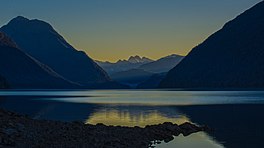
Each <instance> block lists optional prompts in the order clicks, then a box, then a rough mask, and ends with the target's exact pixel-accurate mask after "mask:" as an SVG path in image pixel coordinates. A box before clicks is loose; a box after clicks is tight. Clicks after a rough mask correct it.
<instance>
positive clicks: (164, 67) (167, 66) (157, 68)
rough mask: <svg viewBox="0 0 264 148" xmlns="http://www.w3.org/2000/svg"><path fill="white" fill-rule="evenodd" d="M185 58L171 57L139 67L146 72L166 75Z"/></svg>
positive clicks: (174, 55)
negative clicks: (165, 73)
mask: <svg viewBox="0 0 264 148" xmlns="http://www.w3.org/2000/svg"><path fill="white" fill-rule="evenodd" d="M183 58H184V56H180V55H176V54H173V55H169V56H166V57H163V58H161V59H158V60H157V61H152V62H149V63H146V64H143V65H141V66H139V67H138V69H143V70H145V71H149V72H153V73H164V72H168V71H169V70H171V69H172V68H173V67H175V66H176V65H177V64H179V63H180V62H181V60H182V59H183Z"/></svg>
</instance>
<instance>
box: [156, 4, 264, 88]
mask: <svg viewBox="0 0 264 148" xmlns="http://www.w3.org/2000/svg"><path fill="white" fill-rule="evenodd" d="M263 57H264V1H262V2H260V3H258V4H257V5H255V6H254V7H252V8H251V9H249V10H247V11H245V12H244V13H242V14H241V15H239V16H238V17H236V18H235V19H234V20H232V21H230V22H228V23H227V24H225V25H224V27H223V28H222V29H220V30H219V31H217V32H216V33H214V34H213V35H211V36H210V37H209V38H208V39H206V40H205V41H204V42H203V43H202V44H200V45H198V46H197V47H195V48H194V49H192V51H191V52H190V53H189V54H188V56H187V57H185V58H184V59H183V60H182V61H181V63H180V64H178V65H177V66H176V67H175V68H173V69H172V70H171V71H170V72H169V73H168V75H167V76H166V78H165V79H164V80H163V81H162V82H161V84H160V87H162V88H263V87H264V77H263V76H264V64H263V63H264V58H263Z"/></svg>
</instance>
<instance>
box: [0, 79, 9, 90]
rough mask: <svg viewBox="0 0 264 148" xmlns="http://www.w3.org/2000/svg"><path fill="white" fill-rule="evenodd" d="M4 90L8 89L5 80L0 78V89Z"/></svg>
mask: <svg viewBox="0 0 264 148" xmlns="http://www.w3.org/2000/svg"><path fill="white" fill-rule="evenodd" d="M5 88H8V84H7V82H6V79H5V78H3V77H2V76H0V89H5Z"/></svg>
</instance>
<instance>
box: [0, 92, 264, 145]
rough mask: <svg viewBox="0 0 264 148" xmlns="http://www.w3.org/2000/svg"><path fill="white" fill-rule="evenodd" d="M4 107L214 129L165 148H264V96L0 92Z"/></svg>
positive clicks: (49, 115) (58, 116)
mask: <svg viewBox="0 0 264 148" xmlns="http://www.w3.org/2000/svg"><path fill="white" fill-rule="evenodd" d="M0 107H1V108H6V109H9V110H12V111H16V112H20V113H23V114H28V115H30V116H31V117H33V118H35V119H51V120H62V121H76V120H78V121H83V122H85V123H89V124H96V123H104V124H106V125H122V126H141V127H144V126H145V125H149V124H158V123H163V122H173V123H177V124H181V123H184V122H186V121H188V122H193V123H196V124H198V125H204V124H205V125H208V126H210V127H212V128H214V129H215V130H214V132H212V133H204V132H200V133H195V134H192V135H191V136H188V137H183V136H182V135H181V136H179V137H175V139H174V140H173V141H171V142H169V143H164V142H162V144H160V145H157V147H162V148H167V147H168V148H169V147H179V148H181V147H182V148H188V147H189V148H193V147H195V148H207V147H208V148H211V147H212V148H221V147H228V148H229V147H250V148H251V147H264V144H263V143H262V139H264V134H263V133H264V127H263V126H264V119H263V113H264V91H161V90H160V91H159V90H149V91H144V90H142V91H138V90H96V91H95V90H80V91H45V90H34V91H32V90H28V91H21V90H17V91H0Z"/></svg>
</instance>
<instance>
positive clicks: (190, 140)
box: [156, 132, 224, 148]
mask: <svg viewBox="0 0 264 148" xmlns="http://www.w3.org/2000/svg"><path fill="white" fill-rule="evenodd" d="M173 147H177V148H224V146H223V145H222V144H220V143H218V142H216V141H215V140H214V139H213V138H211V137H210V136H209V135H208V134H206V133H204V132H199V133H194V134H191V135H190V136H188V137H184V136H182V135H180V136H178V137H175V138H174V140H173V141H171V142H169V143H165V142H162V143H161V144H158V145H156V148H173Z"/></svg>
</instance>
